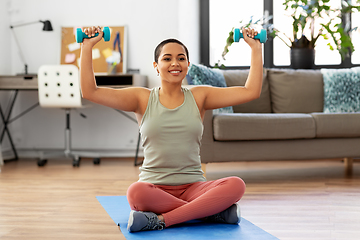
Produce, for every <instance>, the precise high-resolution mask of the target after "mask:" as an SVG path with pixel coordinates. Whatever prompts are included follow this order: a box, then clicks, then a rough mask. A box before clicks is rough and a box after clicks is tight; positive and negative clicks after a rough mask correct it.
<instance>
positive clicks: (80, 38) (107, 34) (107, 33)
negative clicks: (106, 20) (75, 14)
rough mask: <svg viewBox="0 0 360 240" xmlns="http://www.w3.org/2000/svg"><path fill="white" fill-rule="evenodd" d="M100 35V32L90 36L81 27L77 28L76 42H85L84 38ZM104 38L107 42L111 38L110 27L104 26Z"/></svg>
mask: <svg viewBox="0 0 360 240" xmlns="http://www.w3.org/2000/svg"><path fill="white" fill-rule="evenodd" d="M97 36H99V33H95V35H94V36H91V37H89V36H88V35H86V34H85V33H84V32H83V31H82V29H81V28H78V29H76V42H78V43H81V42H83V40H84V38H93V37H97ZM103 38H104V40H105V41H106V42H107V41H109V40H110V29H109V27H104V29H103Z"/></svg>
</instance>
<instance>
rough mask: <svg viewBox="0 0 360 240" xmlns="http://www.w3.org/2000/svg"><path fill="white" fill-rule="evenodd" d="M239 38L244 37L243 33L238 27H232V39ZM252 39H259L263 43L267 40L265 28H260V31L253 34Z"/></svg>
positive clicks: (237, 39) (236, 40)
mask: <svg viewBox="0 0 360 240" xmlns="http://www.w3.org/2000/svg"><path fill="white" fill-rule="evenodd" d="M240 38H244V35H243V34H242V32H241V31H240V29H239V28H235V29H234V41H235V42H239V41H240ZM254 39H258V40H260V42H261V43H265V42H266V40H267V32H266V30H265V29H261V31H260V32H259V33H258V34H257V35H255V36H254Z"/></svg>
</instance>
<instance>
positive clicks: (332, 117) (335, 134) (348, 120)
mask: <svg viewBox="0 0 360 240" xmlns="http://www.w3.org/2000/svg"><path fill="white" fill-rule="evenodd" d="M311 115H312V116H313V118H314V119H315V124H316V137H317V138H342V137H344V138H346V137H360V113H312V114H311Z"/></svg>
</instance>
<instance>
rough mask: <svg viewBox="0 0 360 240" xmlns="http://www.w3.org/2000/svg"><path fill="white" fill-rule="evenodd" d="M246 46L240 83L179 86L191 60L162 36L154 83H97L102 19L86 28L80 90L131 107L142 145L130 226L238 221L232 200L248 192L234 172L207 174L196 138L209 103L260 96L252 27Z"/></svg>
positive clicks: (232, 102)
mask: <svg viewBox="0 0 360 240" xmlns="http://www.w3.org/2000/svg"><path fill="white" fill-rule="evenodd" d="M242 31H243V35H244V40H245V42H246V43H247V44H248V45H249V46H250V47H251V66H250V72H249V76H248V79H247V81H246V84H245V86H243V87H240V86H238V87H227V88H217V87H211V86H194V87H192V88H191V89H190V90H189V89H187V88H184V87H182V80H183V79H184V78H185V76H186V74H187V71H188V67H189V65H190V62H189V53H188V50H187V48H186V46H185V45H184V44H182V43H181V42H180V41H178V40H176V39H167V40H165V41H163V42H161V43H160V44H159V45H158V46H157V47H156V49H155V54H154V63H153V66H154V68H155V70H156V71H157V73H158V76H159V77H160V80H161V86H160V87H156V88H153V89H147V88H141V87H130V88H124V89H111V88H103V87H97V86H96V82H95V78H94V71H93V66H92V48H93V47H94V45H95V44H96V43H97V42H98V41H100V40H101V38H102V35H103V34H102V31H101V29H100V27H91V28H87V29H85V30H84V32H85V34H87V35H88V36H90V37H93V36H94V35H95V34H96V33H99V36H97V37H93V38H90V39H84V42H83V44H82V47H81V65H80V76H81V90H82V94H83V97H84V98H86V99H88V100H90V101H93V102H95V103H98V104H102V105H105V106H108V107H111V108H115V109H119V110H123V111H130V112H134V113H135V115H136V117H137V120H138V123H139V128H140V132H141V137H142V142H143V146H144V162H143V165H142V167H141V168H140V171H141V172H140V175H139V181H138V182H135V183H133V184H132V185H131V186H130V187H129V189H128V191H127V198H128V201H129V204H130V207H131V209H132V211H131V213H130V217H129V222H128V230H129V231H130V232H137V231H144V230H153V229H158V230H161V229H163V228H165V227H169V226H171V225H174V224H178V223H182V222H186V221H189V220H193V219H202V220H204V221H210V222H222V223H229V224H237V223H239V222H240V219H241V217H240V207H239V204H238V203H237V202H238V201H239V200H240V199H241V197H242V196H243V194H244V192H245V183H244V182H243V181H242V180H241V179H240V178H238V177H227V178H223V179H218V180H215V181H206V179H205V178H204V177H203V172H202V171H201V160H200V155H199V152H200V141H201V137H202V132H203V124H202V121H203V119H204V114H205V111H206V110H211V109H216V108H222V107H227V106H233V105H238V104H241V103H245V102H248V101H251V100H253V99H256V98H258V97H259V96H260V92H261V85H262V78H263V75H262V74H263V66H262V65H263V63H262V46H261V43H260V42H259V41H258V40H254V39H253V37H254V36H255V35H256V34H257V32H256V31H254V30H253V29H245V28H243V29H242Z"/></svg>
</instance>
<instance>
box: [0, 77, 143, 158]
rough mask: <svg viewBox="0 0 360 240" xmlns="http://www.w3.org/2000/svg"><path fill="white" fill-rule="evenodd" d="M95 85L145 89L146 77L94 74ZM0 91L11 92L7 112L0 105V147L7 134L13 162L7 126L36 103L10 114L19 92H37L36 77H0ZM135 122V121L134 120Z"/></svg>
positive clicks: (10, 139) (13, 148)
mask: <svg viewBox="0 0 360 240" xmlns="http://www.w3.org/2000/svg"><path fill="white" fill-rule="evenodd" d="M95 79H96V83H97V85H98V86H104V87H105V86H106V87H112V88H124V87H130V86H139V87H147V86H148V82H147V77H146V76H144V75H140V74H114V75H107V74H95ZM0 90H6V91H12V92H13V95H12V96H10V102H9V104H8V106H7V108H6V109H7V111H6V112H4V111H3V110H2V108H1V105H0V115H1V116H0V117H1V119H2V122H3V124H4V127H3V129H2V130H1V132H0V133H1V135H0V145H1V143H2V141H3V139H4V136H5V133H6V134H7V136H8V138H9V142H10V145H11V148H12V151H13V153H14V160H17V159H18V155H17V152H16V148H15V145H14V143H13V141H12V138H11V134H10V131H9V129H8V125H9V124H10V123H11V122H13V121H15V120H16V119H18V118H20V117H21V116H23V115H24V114H26V113H28V112H29V111H31V110H32V109H34V108H35V107H37V106H38V105H39V103H38V102H37V103H36V104H34V105H32V106H31V107H29V108H28V109H26V110H25V111H23V112H21V113H20V114H18V115H17V116H15V117H13V118H11V119H10V117H11V113H12V110H13V107H14V104H15V101H16V98H17V95H18V93H19V91H20V90H21V91H23V90H32V91H37V90H38V79H37V75H16V76H0ZM118 112H120V113H122V114H123V115H124V116H126V117H127V118H129V119H131V120H133V121H134V119H132V118H131V117H129V116H128V115H127V114H125V113H123V112H121V111H118ZM135 122H136V120H135ZM139 140H140V139H138V147H137V150H136V156H135V165H137V153H138V148H139Z"/></svg>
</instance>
